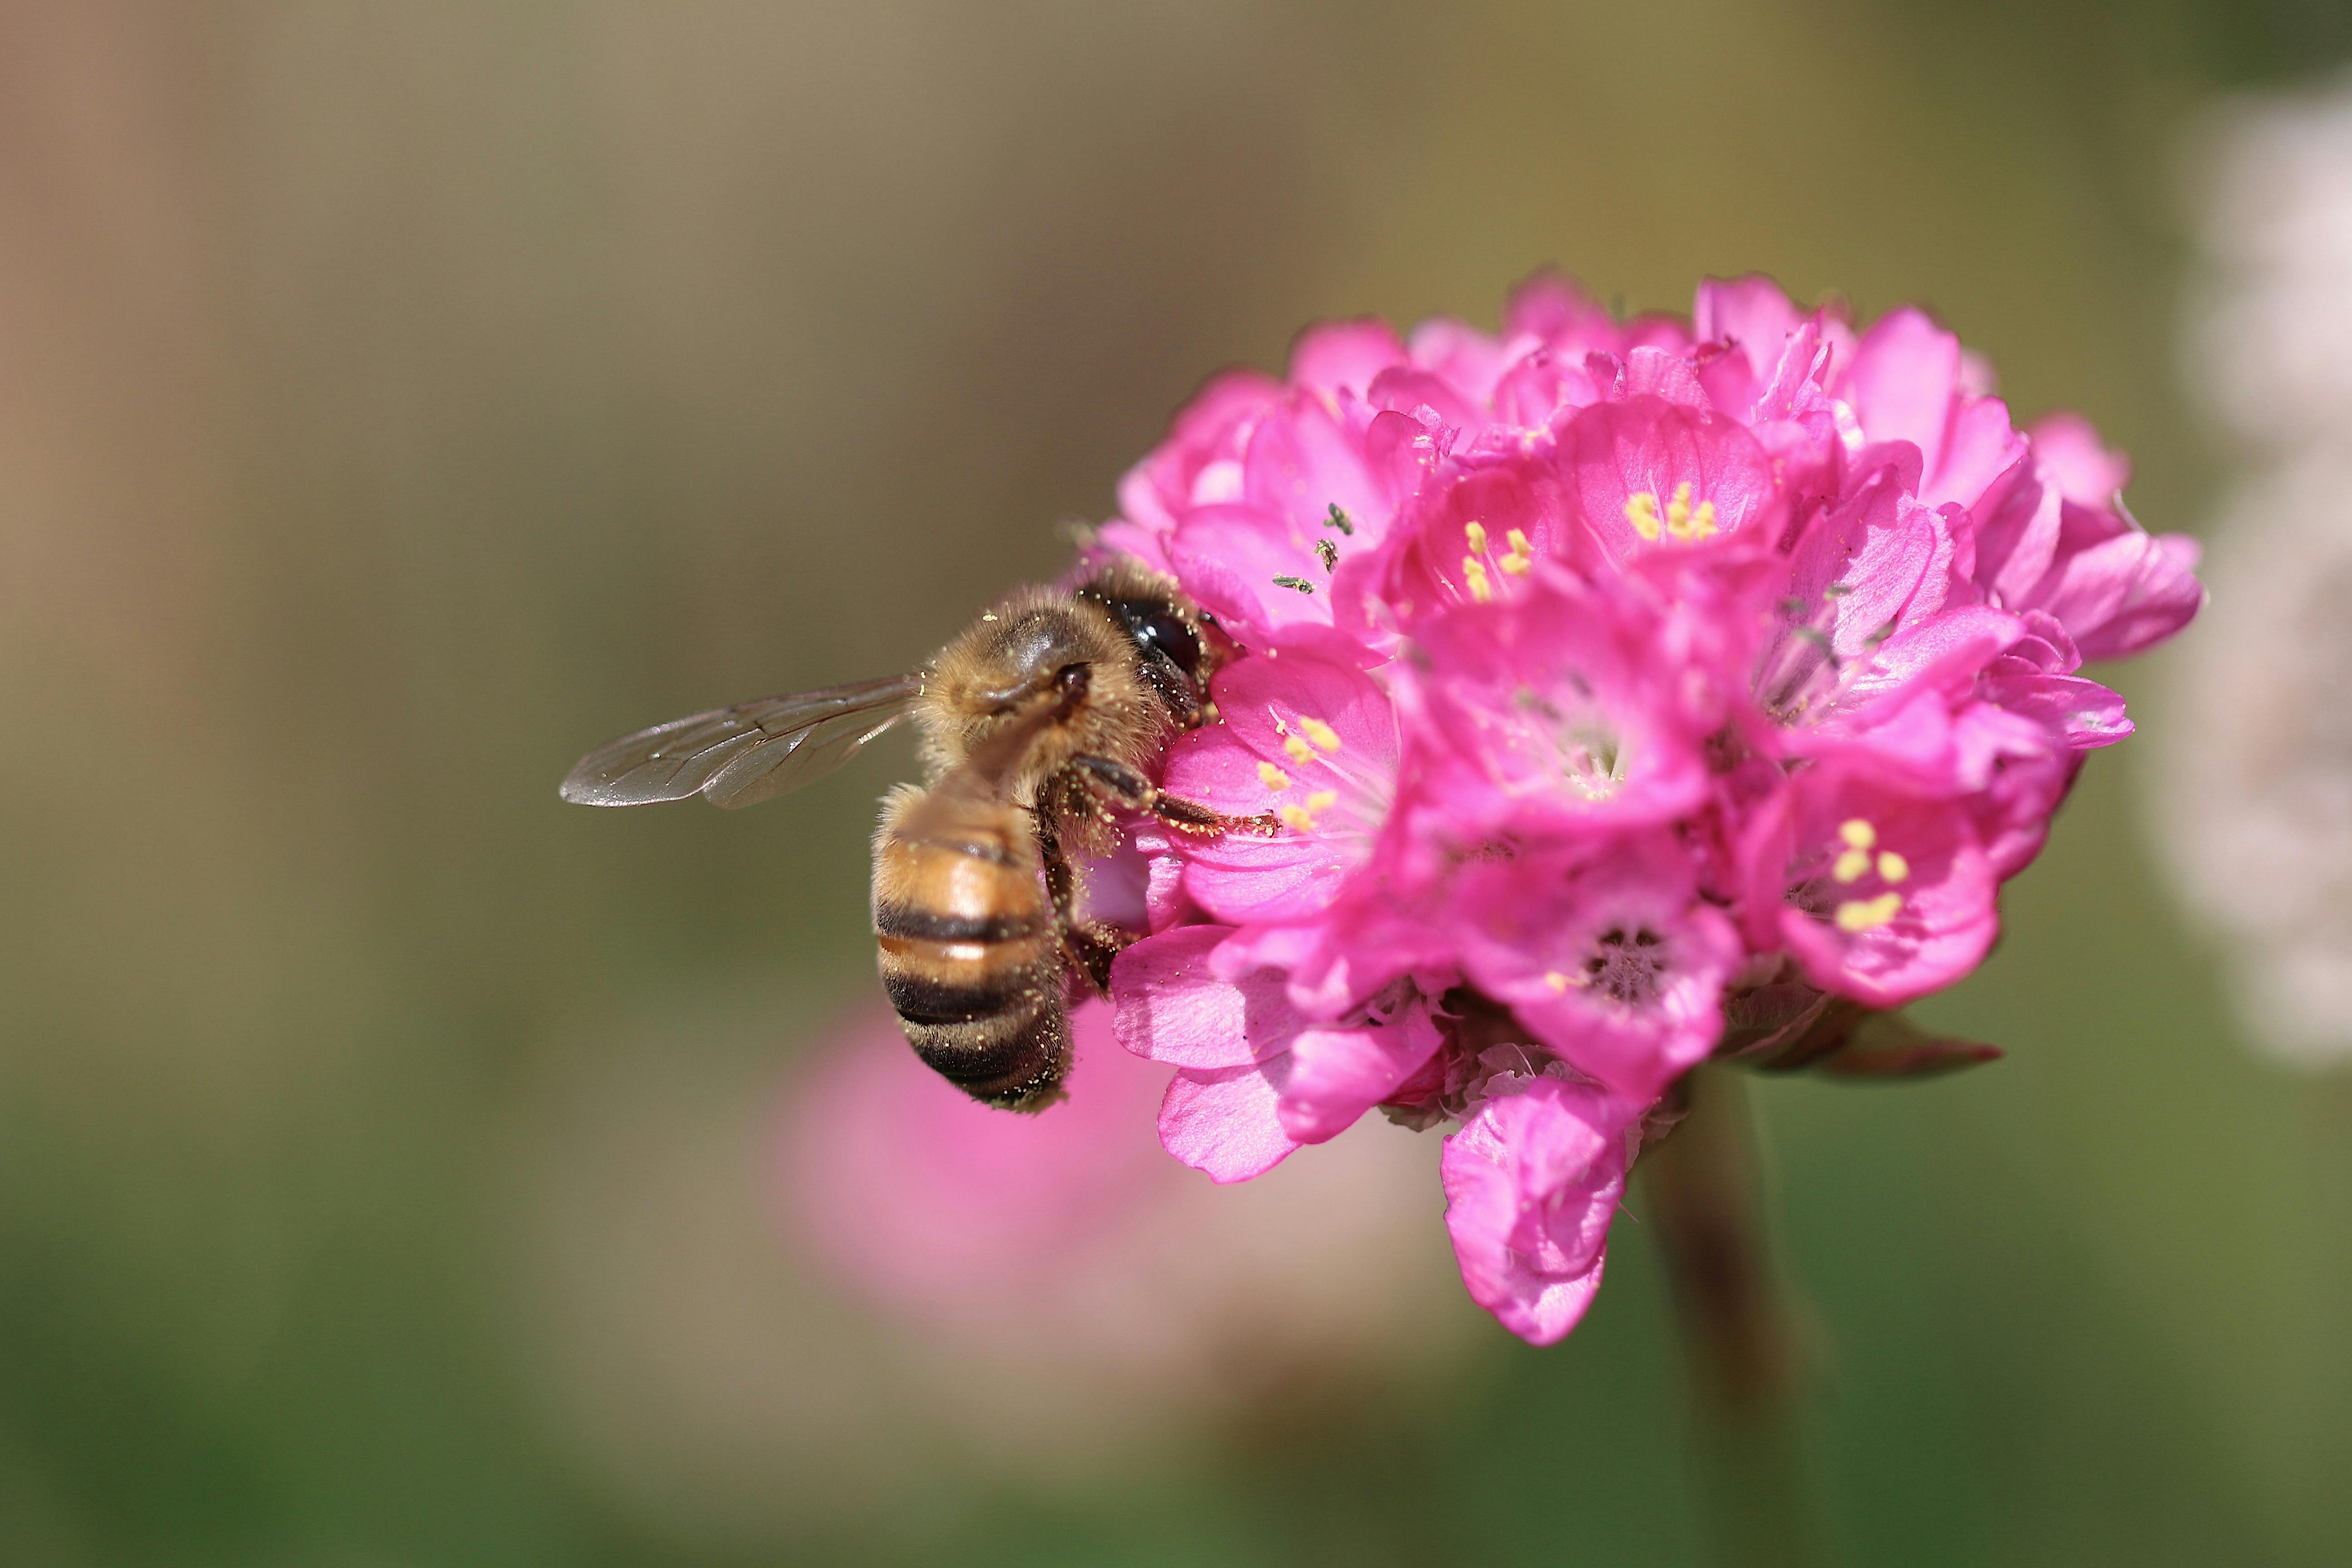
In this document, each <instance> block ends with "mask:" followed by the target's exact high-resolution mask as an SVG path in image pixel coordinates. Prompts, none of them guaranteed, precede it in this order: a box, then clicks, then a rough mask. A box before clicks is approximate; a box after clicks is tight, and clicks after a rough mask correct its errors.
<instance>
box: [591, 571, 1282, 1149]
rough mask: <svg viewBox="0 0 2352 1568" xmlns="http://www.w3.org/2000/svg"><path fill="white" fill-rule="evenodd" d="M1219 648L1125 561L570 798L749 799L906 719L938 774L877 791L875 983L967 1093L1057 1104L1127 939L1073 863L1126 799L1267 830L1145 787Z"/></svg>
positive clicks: (1171, 595)
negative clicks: (1086, 1011)
mask: <svg viewBox="0 0 2352 1568" xmlns="http://www.w3.org/2000/svg"><path fill="white" fill-rule="evenodd" d="M1226 652H1227V648H1226V645H1225V644H1224V642H1223V638H1222V637H1220V636H1219V635H1218V634H1217V632H1216V630H1215V624H1214V622H1213V620H1212V619H1211V618H1210V617H1209V616H1205V615H1204V614H1202V611H1201V610H1200V608H1199V607H1198V606H1197V605H1194V604H1193V603H1192V601H1191V600H1190V599H1188V598H1186V597H1185V596H1184V595H1183V594H1182V593H1181V592H1180V591H1179V590H1178V589H1177V587H1176V586H1175V584H1172V583H1171V582H1170V581H1168V580H1167V579H1166V578H1164V577H1161V576H1160V575H1158V574H1154V573H1152V572H1150V571H1148V570H1146V569H1144V568H1142V567H1140V566H1136V565H1128V564H1114V565H1110V566H1107V567H1104V568H1102V569H1100V570H1098V571H1097V572H1096V573H1094V574H1092V575H1091V576H1089V577H1087V579H1086V580H1085V581H1084V582H1082V583H1081V584H1079V585H1078V586H1077V587H1076V588H1073V589H1068V590H1055V589H1047V588H1024V589H1020V590H1018V591H1016V592H1014V593H1013V594H1012V595H1009V596H1007V597H1006V598H1004V599H1003V600H1001V601H1000V602H998V603H997V604H996V605H992V606H991V607H990V608H989V609H988V610H987V611H985V612H983V613H982V615H981V616H980V618H979V619H977V620H975V621H973V622H972V623H971V625H970V626H966V627H965V628H964V630H963V631H962V632H961V633H960V634H959V635H958V636H957V637H955V639H954V640H953V641H951V642H950V643H949V644H948V646H947V647H944V648H942V649H940V652H939V653H938V655H937V656H935V657H934V658H932V659H931V661H930V662H929V664H928V665H926V666H925V667H924V668H921V669H919V670H918V671H916V672H914V673H913V674H911V675H904V676H898V677H895V678H892V679H885V680H868V681H862V682H858V683H856V684H854V685H849V686H835V687H829V688H826V689H824V690H819V691H803V692H797V693H794V694H793V695H790V696H785V697H770V698H763V699H761V700H757V701H752V702H740V703H737V704H736V705H735V706H733V707H731V708H719V709H714V710H711V711H709V712H708V713H697V714H694V715H692V716H691V717H689V718H685V719H678V720H674V721H671V722H669V723H667V724H657V725H656V726H654V727H653V728H652V729H650V730H640V731H637V732H636V733H635V734H632V735H625V736H623V737H622V738H621V739H619V740H617V741H614V742H611V743H610V744H607V745H604V746H600V747H598V748H597V749H596V750H595V751H593V752H589V753H588V755H587V756H585V757H583V758H582V759H581V761H580V764H579V766H577V767H575V768H573V769H572V772H571V773H570V775H569V776H567V777H566V778H565V779H564V781H563V785H562V795H563V798H564V799H565V800H568V801H573V802H576V803H578V804H580V805H649V804H651V803H653V802H656V801H666V800H684V799H686V798H687V797H688V796H690V795H703V796H704V797H706V798H707V799H709V801H710V802H711V803H712V804H714V805H721V806H729V807H735V806H744V805H752V804H753V803H755V802H757V801H762V800H766V799H769V798H770V797H772V796H773V795H782V793H784V792H785V791H786V790H790V789H795V788H798V787H799V786H800V785H802V784H807V783H809V782H810V781H811V780H813V779H815V778H819V777H821V776H823V775H824V774H825V773H830V772H832V771H833V770H834V769H835V768H836V767H839V766H840V765H841V764H842V763H845V762H847V761H848V760H849V759H850V758H851V757H853V756H855V755H856V753H857V752H858V751H859V750H860V749H861V748H863V747H864V746H865V745H866V743H867V742H870V741H872V740H874V739H875V738H876V737H877V736H878V735H881V734H882V733H883V732H884V731H887V730H889V729H891V728H892V727H894V726H895V725H897V724H898V723H900V722H901V721H905V720H907V719H909V718H911V719H913V720H914V721H915V722H916V724H917V725H918V727H919V729H920V730H921V731H922V736H923V752H924V759H925V762H926V763H927V767H928V772H929V780H930V782H929V784H924V785H913V784H909V785H902V786H901V787H900V788H898V790H896V791H894V792H893V793H892V794H891V795H889V797H888V798H887V800H886V801H885V803H884V805H883V811H882V824H881V827H880V829H879V830H878V831H877V833H876V835H875V839H874V906H873V907H874V934H875V940H876V942H877V945H878V948H879V963H880V967H881V972H882V984H883V988H884V989H885V990H886V991H887V993H888V994H889V997H890V1002H891V1005H893V1006H894V1007H896V1008H897V1009H898V1017H899V1022H900V1024H901V1025H902V1026H904V1028H905V1030H906V1033H907V1039H908V1043H909V1044H911V1045H912V1046H913V1047H915V1051H916V1054H917V1055H918V1056H919V1057H921V1058H922V1059H923V1060H924V1061H925V1062H926V1063H927V1064H929V1066H930V1067H931V1068H934V1069H936V1070H937V1071H938V1072H940V1074H941V1075H943V1076H944V1077H945V1078H947V1079H948V1080H949V1081H950V1082H951V1083H953V1084H955V1085H956V1087H958V1088H959V1089H962V1090H963V1091H964V1092H965V1093H967V1094H969V1095H971V1097H972V1098H973V1099H975V1100H984V1101H986V1102H987V1103H989V1104H991V1105H998V1106H1003V1107H1006V1108H1008V1109H1011V1110H1040V1109H1043V1108H1044V1107H1045V1106H1046V1105H1049V1104H1051V1103H1053V1101H1054V1100H1057V1099H1059V1098H1060V1089H1061V1083H1062V1079H1063V1075H1064V1074H1065V1073H1066V1072H1067V1071H1068V1068H1069V1062H1070V1032H1069V1014H1068V995H1069V984H1070V978H1071V976H1073V975H1076V976H1082V977H1083V978H1084V980H1085V981H1087V982H1088V983H1090V984H1092V985H1093V986H1094V988H1095V989H1096V990H1097V991H1108V986H1109V983H1110V966H1111V961H1112V960H1113V959H1114V958H1116V957H1117V956H1118V952H1119V949H1120V948H1121V947H1123V946H1124V945H1125V944H1126V942H1128V941H1129V935H1128V933H1126V932H1124V931H1119V930H1118V929H1117V928H1115V927H1112V926H1108V925H1105V924H1101V923H1099V922H1096V921H1088V920H1085V919H1083V918H1081V916H1080V915H1079V912H1078V898H1079V892H1080V889H1079V883H1078V873H1077V869H1076V864H1075V861H1076V858H1078V857H1085V856H1101V855H1106V854H1108V853H1109V852H1110V851H1111V850H1112V849H1114V848H1116V847H1117V846H1118V839H1119V826H1118V818H1117V816H1115V815H1114V813H1115V811H1118V810H1126V811H1129V812H1139V813H1146V814H1149V815H1150V816H1156V817H1158V818H1159V819H1160V821H1161V822H1163V823H1166V824H1167V825H1169V826H1171V827H1174V828H1177V829H1180V830H1181V831H1184V832H1187V833H1201V834H1209V833H1223V832H1229V831H1235V830H1239V831H1245V832H1271V831H1273V830H1274V826H1275V825H1274V821H1273V819H1272V818H1271V817H1266V816H1251V817H1234V816H1226V815H1224V814H1223V813H1221V812H1218V811H1215V810H1213V809H1212V808H1210V807H1208V806H1205V805H1200V804H1198V803H1197V802H1193V801H1189V800H1183V799H1180V798H1178V797H1176V796H1174V795H1168V794H1166V793H1165V792H1163V791H1162V790H1160V788H1159V786H1158V785H1157V784H1154V783H1153V782H1152V778H1153V775H1154V774H1155V773H1157V772H1158V765H1159V763H1160V759H1161V757H1162V755H1163V754H1164V753H1165V752H1166V751H1167V748H1168V744H1169V742H1171V740H1173V739H1174V738H1175V736H1176V735H1178V734H1179V733H1181V732H1182V731H1185V730H1188V729H1191V728H1193V727H1195V726H1197V725H1199V724H1200V723H1202V721H1204V720H1205V719H1207V718H1208V717H1210V716H1211V711H1212V710H1211V708H1210V705H1209V699H1208V691H1209V678H1210V676H1211V675H1212V674H1213V673H1214V671H1215V669H1216V668H1217V666H1218V665H1219V664H1220V663H1222V662H1223V658H1224V657H1225V655H1226Z"/></svg>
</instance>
